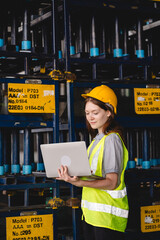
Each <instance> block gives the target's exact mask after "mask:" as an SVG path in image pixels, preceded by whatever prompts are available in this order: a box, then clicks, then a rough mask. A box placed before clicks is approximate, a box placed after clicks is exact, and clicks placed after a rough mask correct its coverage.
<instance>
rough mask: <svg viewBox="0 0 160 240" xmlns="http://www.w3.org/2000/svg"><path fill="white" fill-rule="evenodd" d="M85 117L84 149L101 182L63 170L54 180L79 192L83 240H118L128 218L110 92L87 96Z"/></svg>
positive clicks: (122, 155)
mask: <svg viewBox="0 0 160 240" xmlns="http://www.w3.org/2000/svg"><path fill="white" fill-rule="evenodd" d="M82 97H84V98H85V99H86V102H85V114H86V121H87V127H88V130H89V133H90V134H91V136H92V138H93V141H92V142H91V144H90V146H89V147H88V156H89V162H90V165H91V169H92V172H93V174H96V175H98V176H100V177H103V179H95V180H92V181H90V180H84V179H83V178H78V177H76V176H74V177H71V176H69V174H68V169H67V167H66V166H61V168H60V169H59V170H58V173H59V178H57V179H58V180H64V181H66V182H69V183H71V184H73V185H75V186H77V187H83V191H82V201H81V207H82V213H83V216H82V219H83V220H84V221H83V222H84V224H83V225H84V238H85V239H86V240H111V239H112V240H114V239H117V240H121V239H124V235H123V234H124V231H125V229H126V225H127V218H128V200H127V193H126V187H125V182H124V172H125V168H126V165H127V161H128V151H127V149H126V147H125V145H124V142H123V135H122V130H121V128H120V127H119V126H118V125H117V124H116V122H115V120H114V115H115V114H116V113H117V97H116V95H115V93H114V91H113V90H112V89H111V88H109V87H107V86H105V85H101V86H98V87H95V88H94V89H92V90H91V91H90V92H89V93H87V94H82Z"/></svg>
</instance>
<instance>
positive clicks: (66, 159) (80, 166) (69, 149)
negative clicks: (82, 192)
mask: <svg viewBox="0 0 160 240" xmlns="http://www.w3.org/2000/svg"><path fill="white" fill-rule="evenodd" d="M40 148H41V152H42V157H43V161H44V167H45V171H46V176H47V177H48V178H55V177H58V168H60V166H61V165H64V166H67V167H68V170H69V175H70V176H79V177H80V176H91V169H90V165H89V160H88V155H87V149H86V144H85V142H84V141H77V142H65V143H50V144H41V145H40Z"/></svg>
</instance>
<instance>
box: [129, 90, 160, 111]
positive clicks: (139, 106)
mask: <svg viewBox="0 0 160 240" xmlns="http://www.w3.org/2000/svg"><path fill="white" fill-rule="evenodd" d="M134 104H135V112H136V113H137V114H160V88H135V89H134Z"/></svg>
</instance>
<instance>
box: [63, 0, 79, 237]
mask: <svg viewBox="0 0 160 240" xmlns="http://www.w3.org/2000/svg"><path fill="white" fill-rule="evenodd" d="M64 31H65V32H64V35H65V60H66V62H65V68H66V69H65V70H66V72H68V71H70V35H69V2H68V0H64ZM66 85H67V111H68V128H69V141H75V131H74V100H73V82H71V81H67V83H66ZM71 188H72V192H74V191H75V187H74V186H73V185H71ZM77 214H78V210H77V209H74V208H72V222H74V224H73V240H77V239H78V223H77Z"/></svg>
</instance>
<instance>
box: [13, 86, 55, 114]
mask: <svg viewBox="0 0 160 240" xmlns="http://www.w3.org/2000/svg"><path fill="white" fill-rule="evenodd" d="M8 111H9V112H11V113H55V86H54V85H44V84H43V85H42V84H16V83H9V84H8Z"/></svg>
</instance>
